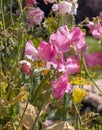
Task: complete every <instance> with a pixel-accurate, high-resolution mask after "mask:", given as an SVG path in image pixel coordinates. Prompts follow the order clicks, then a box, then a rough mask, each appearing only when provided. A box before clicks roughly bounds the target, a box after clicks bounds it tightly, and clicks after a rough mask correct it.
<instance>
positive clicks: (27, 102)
mask: <svg viewBox="0 0 102 130" xmlns="http://www.w3.org/2000/svg"><path fill="white" fill-rule="evenodd" d="M32 82H33V79H32V76H31V83H32ZM32 87H33V86H32V84H31V88H30V90H29V95H28V99H27V102H26V106H25V108H24V111H23V114H22V116H21V120H20V122H19V125H18V128H19V127H20V125H21V123H22V120H23V117H24V114H25V112H26V109H27V107H28V103H29V99H30V95H31V92H32ZM18 128H17V129H18Z"/></svg>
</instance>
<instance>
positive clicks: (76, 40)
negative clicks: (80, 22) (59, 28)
mask: <svg viewBox="0 0 102 130" xmlns="http://www.w3.org/2000/svg"><path fill="white" fill-rule="evenodd" d="M71 44H72V45H73V46H74V47H75V48H76V50H78V51H79V50H81V49H82V48H83V47H84V46H86V42H85V34H84V33H83V32H82V31H81V29H80V28H79V27H74V28H73V29H72V31H71Z"/></svg>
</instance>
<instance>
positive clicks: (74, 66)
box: [65, 57, 79, 74]
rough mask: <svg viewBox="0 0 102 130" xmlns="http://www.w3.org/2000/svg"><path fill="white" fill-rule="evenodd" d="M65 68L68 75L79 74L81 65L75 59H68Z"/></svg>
mask: <svg viewBox="0 0 102 130" xmlns="http://www.w3.org/2000/svg"><path fill="white" fill-rule="evenodd" d="M65 68H66V72H67V73H68V74H74V73H76V72H78V70H79V65H78V62H77V60H76V59H75V57H70V58H67V61H66V63H65Z"/></svg>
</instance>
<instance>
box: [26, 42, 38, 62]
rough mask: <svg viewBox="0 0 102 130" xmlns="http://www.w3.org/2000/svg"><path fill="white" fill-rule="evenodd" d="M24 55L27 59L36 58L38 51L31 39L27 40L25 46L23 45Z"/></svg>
mask: <svg viewBox="0 0 102 130" xmlns="http://www.w3.org/2000/svg"><path fill="white" fill-rule="evenodd" d="M25 55H26V57H27V58H28V59H31V60H38V51H37V49H36V48H35V47H34V44H33V42H32V41H27V43H26V46H25Z"/></svg>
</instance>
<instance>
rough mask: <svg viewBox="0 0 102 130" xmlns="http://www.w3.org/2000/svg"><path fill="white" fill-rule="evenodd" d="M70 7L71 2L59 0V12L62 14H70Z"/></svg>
mask: <svg viewBox="0 0 102 130" xmlns="http://www.w3.org/2000/svg"><path fill="white" fill-rule="evenodd" d="M71 8H72V3H71V2H67V1H60V3H59V5H58V10H59V13H60V14H62V15H65V14H68V13H69V14H70V12H71Z"/></svg>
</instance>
